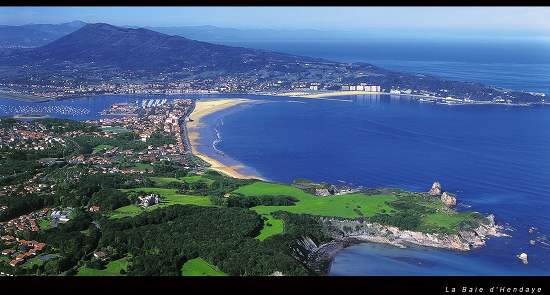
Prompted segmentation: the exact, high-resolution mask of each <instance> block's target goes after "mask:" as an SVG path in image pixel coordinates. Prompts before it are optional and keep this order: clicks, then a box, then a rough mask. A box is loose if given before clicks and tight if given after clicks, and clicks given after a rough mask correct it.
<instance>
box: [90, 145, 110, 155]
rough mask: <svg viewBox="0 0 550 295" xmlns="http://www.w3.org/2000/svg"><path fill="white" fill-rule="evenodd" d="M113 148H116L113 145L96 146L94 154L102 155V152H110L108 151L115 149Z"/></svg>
mask: <svg viewBox="0 0 550 295" xmlns="http://www.w3.org/2000/svg"><path fill="white" fill-rule="evenodd" d="M113 148H114V146H112V145H108V144H100V145H96V146H95V147H94V152H96V153H101V152H105V151H108V150H110V149H113Z"/></svg>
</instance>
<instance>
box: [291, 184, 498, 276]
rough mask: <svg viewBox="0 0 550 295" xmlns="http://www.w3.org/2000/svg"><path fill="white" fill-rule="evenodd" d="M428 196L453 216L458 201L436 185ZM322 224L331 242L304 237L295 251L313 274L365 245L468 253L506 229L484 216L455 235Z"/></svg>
mask: <svg viewBox="0 0 550 295" xmlns="http://www.w3.org/2000/svg"><path fill="white" fill-rule="evenodd" d="M427 195H430V196H432V197H437V198H440V200H441V202H443V203H444V204H445V206H447V208H448V209H447V210H449V211H452V212H454V209H452V207H454V206H456V197H455V196H454V195H452V194H450V193H447V192H444V191H443V189H442V188H441V184H440V183H439V182H435V183H434V184H433V186H432V188H431V189H430V191H428V192H427ZM319 221H320V222H321V224H322V225H323V228H324V229H325V230H326V233H327V234H328V235H329V236H330V238H331V241H329V242H328V243H324V244H321V245H317V244H316V243H315V242H314V241H313V240H312V239H311V238H309V237H302V238H301V239H300V240H298V241H297V246H296V247H294V248H293V252H294V256H295V258H297V259H298V260H300V261H302V262H303V263H305V264H306V265H308V266H309V267H310V268H311V269H312V270H315V271H317V272H319V273H326V272H327V271H328V268H329V266H330V263H331V261H332V258H333V257H334V255H336V253H337V252H338V251H340V250H341V249H343V248H345V247H348V246H351V245H355V244H360V243H365V242H373V243H382V244H388V245H392V246H396V247H400V248H406V247H408V246H424V247H433V248H439V249H447V250H454V251H469V250H472V249H475V248H479V247H483V246H484V245H485V243H486V240H487V239H489V238H491V237H503V236H507V234H505V233H503V227H502V226H500V225H497V224H496V222H495V216H494V215H493V214H489V215H487V216H484V217H483V218H482V219H481V220H480V221H479V222H478V224H477V225H476V226H475V227H471V228H467V229H461V230H458V231H457V232H456V233H453V234H448V233H430V232H421V231H412V230H404V229H400V228H398V227H395V226H390V225H382V224H379V223H374V222H369V221H368V220H361V219H344V218H332V217H320V218H319Z"/></svg>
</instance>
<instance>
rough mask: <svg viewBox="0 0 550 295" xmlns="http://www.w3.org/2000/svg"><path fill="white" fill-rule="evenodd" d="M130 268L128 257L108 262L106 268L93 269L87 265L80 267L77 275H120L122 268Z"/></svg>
mask: <svg viewBox="0 0 550 295" xmlns="http://www.w3.org/2000/svg"><path fill="white" fill-rule="evenodd" d="M121 269H124V270H125V271H126V270H128V257H124V258H121V259H118V260H114V261H111V262H109V263H107V265H106V267H105V269H93V268H87V267H85V266H83V267H81V268H79V269H78V273H77V274H76V275H77V276H120V275H121V274H120V270H121Z"/></svg>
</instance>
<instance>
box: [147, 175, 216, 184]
mask: <svg viewBox="0 0 550 295" xmlns="http://www.w3.org/2000/svg"><path fill="white" fill-rule="evenodd" d="M150 179H151V180H152V181H153V182H154V183H155V185H158V186H165V185H167V184H169V183H172V182H178V183H184V182H185V183H195V182H198V181H201V180H202V181H204V182H206V183H207V184H208V185H212V183H214V180H212V179H210V178H207V177H204V176H201V175H193V176H185V177H180V178H173V177H150Z"/></svg>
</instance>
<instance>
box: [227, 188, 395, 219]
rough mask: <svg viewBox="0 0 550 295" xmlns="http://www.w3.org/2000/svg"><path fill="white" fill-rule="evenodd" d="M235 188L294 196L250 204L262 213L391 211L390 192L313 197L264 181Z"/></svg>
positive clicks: (256, 193)
mask: <svg viewBox="0 0 550 295" xmlns="http://www.w3.org/2000/svg"><path fill="white" fill-rule="evenodd" d="M235 192H236V193H241V194H243V195H245V196H261V195H285V196H292V197H295V198H296V199H298V202H296V205H294V206H256V207H253V208H251V209H252V210H254V211H256V212H258V213H259V214H261V215H264V216H267V215H268V214H270V213H272V212H275V211H287V212H291V213H297V214H311V215H318V216H331V217H344V218H357V217H360V216H373V215H375V214H376V213H382V212H393V211H395V209H393V208H392V207H391V206H389V205H388V204H387V203H386V202H388V201H392V200H395V199H396V197H395V196H393V195H372V196H367V195H364V194H349V195H343V196H329V197H317V196H314V195H312V194H309V193H306V192H304V191H303V190H301V189H298V188H295V187H292V186H290V185H283V184H275V183H267V182H255V183H253V184H249V185H245V186H243V187H240V188H238V189H237V190H235Z"/></svg>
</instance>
